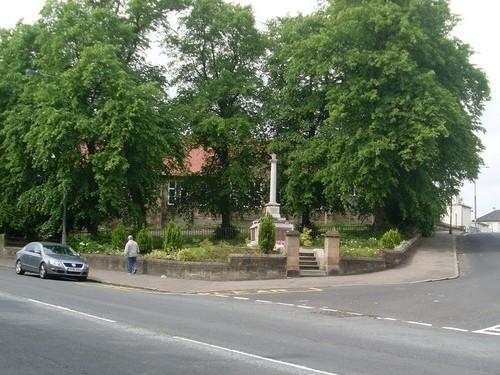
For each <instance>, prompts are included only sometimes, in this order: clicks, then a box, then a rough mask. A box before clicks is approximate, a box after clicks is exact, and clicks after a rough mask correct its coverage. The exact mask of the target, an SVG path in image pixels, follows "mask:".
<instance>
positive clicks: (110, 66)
mask: <svg viewBox="0 0 500 375" xmlns="http://www.w3.org/2000/svg"><path fill="white" fill-rule="evenodd" d="M181 5H182V4H181V1H177V0H172V1H165V0H156V1H145V0H129V1H122V0H120V1H119V0H115V1H111V0H109V1H100V2H95V1H91V0H70V1H67V2H64V3H62V2H57V1H48V2H47V4H46V6H45V7H44V9H43V11H42V17H41V19H40V21H38V22H37V23H36V24H35V25H34V26H32V27H30V26H24V25H18V27H17V28H16V29H14V30H11V31H10V32H7V33H6V34H4V35H7V36H4V38H3V39H2V43H3V46H4V47H5V48H6V51H7V53H4V52H3V48H2V52H1V53H2V59H0V69H1V70H2V71H6V72H8V74H7V75H3V74H2V78H0V81H1V82H2V83H1V84H0V87H2V88H4V87H6V88H8V89H10V90H12V91H14V93H15V95H14V98H13V99H12V100H11V101H10V102H7V103H5V102H3V101H2V102H1V104H0V105H2V106H3V107H2V108H0V111H1V117H0V120H1V125H0V150H1V154H0V178H1V180H0V184H1V185H2V186H3V187H4V189H5V192H6V194H4V195H2V197H0V199H1V200H2V202H1V203H2V206H3V205H4V204H5V205H6V207H9V210H10V211H15V212H16V213H15V215H14V216H16V217H18V218H19V220H20V222H19V223H15V222H13V225H15V226H16V227H18V228H19V229H21V228H26V227H27V226H28V225H30V224H34V223H36V224H38V225H37V226H35V227H36V228H37V230H38V231H39V232H43V233H45V234H51V233H54V232H57V231H58V230H59V223H60V222H61V215H62V212H63V210H62V209H61V206H62V205H63V204H66V203H67V210H68V218H69V224H70V225H78V226H83V227H86V228H88V229H89V230H90V231H93V232H94V231H96V230H97V227H98V225H99V224H101V223H102V222H105V221H107V220H110V219H112V218H116V217H120V218H125V219H126V221H127V219H128V221H129V222H132V223H136V224H139V223H142V222H143V221H144V216H145V213H146V210H147V207H151V206H153V205H155V204H156V198H157V196H158V194H159V184H160V178H161V174H162V173H163V172H164V170H165V166H164V164H163V159H164V158H166V157H169V156H173V155H177V154H178V153H179V150H180V144H179V141H178V136H177V129H176V128H175V127H174V126H173V123H169V122H168V117H167V116H166V113H167V107H166V101H165V89H166V87H165V79H164V78H163V76H162V75H163V73H162V72H161V70H160V69H158V68H156V67H154V66H151V65H149V64H147V63H146V62H145V60H144V50H145V49H146V48H147V47H148V44H149V39H148V35H149V33H150V32H151V31H152V30H153V29H154V28H156V27H159V25H160V24H161V23H162V22H163V18H164V17H165V15H166V13H167V12H168V11H170V10H172V9H177V8H178V7H180V6H181ZM26 69H30V70H28V72H32V73H33V74H32V76H26V75H25V74H24V73H25V71H26ZM19 82H21V83H22V85H21V86H19ZM16 87H18V88H19V87H20V89H17V91H16V89H15V88H16ZM11 202H12V203H11ZM2 216H3V217H4V219H0V220H4V221H5V220H10V219H9V217H8V216H9V213H7V215H6V214H5V213H3V214H2ZM11 216H12V215H11ZM40 223H41V225H40Z"/></svg>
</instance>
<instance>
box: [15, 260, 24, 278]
mask: <svg viewBox="0 0 500 375" xmlns="http://www.w3.org/2000/svg"><path fill="white" fill-rule="evenodd" d="M16 273H17V274H18V275H24V270H23V266H22V265H21V261H20V260H19V259H18V260H17V262H16Z"/></svg>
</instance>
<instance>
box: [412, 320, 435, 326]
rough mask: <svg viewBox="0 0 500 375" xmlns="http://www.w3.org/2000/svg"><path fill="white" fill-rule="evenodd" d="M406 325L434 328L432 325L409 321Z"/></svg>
mask: <svg viewBox="0 0 500 375" xmlns="http://www.w3.org/2000/svg"><path fill="white" fill-rule="evenodd" d="M406 323H410V324H416V325H419V326H425V327H432V324H430V323H422V322H414V321H413V320H407V321H406Z"/></svg>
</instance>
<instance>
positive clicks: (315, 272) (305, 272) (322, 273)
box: [300, 270, 326, 277]
mask: <svg viewBox="0 0 500 375" xmlns="http://www.w3.org/2000/svg"><path fill="white" fill-rule="evenodd" d="M300 276H301V277H320V276H326V272H325V271H320V270H300Z"/></svg>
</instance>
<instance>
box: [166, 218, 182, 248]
mask: <svg viewBox="0 0 500 375" xmlns="http://www.w3.org/2000/svg"><path fill="white" fill-rule="evenodd" d="M180 249H182V235H181V227H180V226H178V225H177V224H176V223H175V221H172V220H171V221H170V222H169V223H168V227H167V229H166V230H165V240H164V242H163V250H165V251H167V252H172V251H177V250H180Z"/></svg>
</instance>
